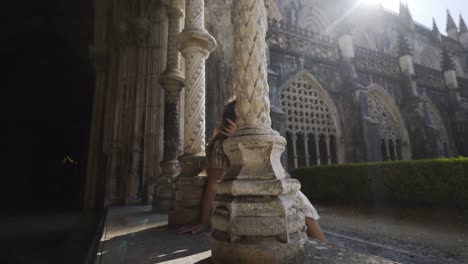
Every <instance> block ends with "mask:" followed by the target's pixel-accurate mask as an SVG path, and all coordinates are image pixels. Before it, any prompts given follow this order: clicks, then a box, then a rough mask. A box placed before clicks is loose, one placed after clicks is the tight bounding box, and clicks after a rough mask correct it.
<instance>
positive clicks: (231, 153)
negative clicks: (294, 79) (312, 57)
mask: <svg viewBox="0 0 468 264" xmlns="http://www.w3.org/2000/svg"><path fill="white" fill-rule="evenodd" d="M233 23H234V58H233V63H234V89H235V94H236V97H237V103H236V113H237V120H236V122H237V126H238V130H237V131H236V132H235V133H234V135H233V136H232V137H230V138H228V139H226V140H225V141H224V143H223V149H224V152H225V153H226V155H227V156H228V157H229V161H230V164H231V166H230V168H229V170H228V171H227V172H226V173H225V175H224V177H223V180H222V181H221V182H219V183H218V184H217V185H216V187H215V188H216V194H217V196H216V200H215V203H214V209H213V214H212V218H211V224H212V230H213V232H212V237H213V240H212V261H213V263H247V264H249V263H252V264H253V263H304V250H305V249H304V243H305V239H306V234H305V232H304V231H305V216H304V214H303V213H302V211H301V209H300V201H299V198H298V196H297V192H298V191H299V189H300V186H301V185H300V183H299V182H298V181H297V180H294V179H291V178H290V176H289V175H288V174H287V172H286V171H285V170H284V168H283V167H282V165H281V161H280V157H281V153H282V152H283V151H284V148H285V145H286V140H285V139H284V138H283V137H281V136H279V134H278V132H276V131H274V130H273V129H271V119H270V101H269V87H268V83H267V59H266V43H265V36H266V31H267V16H266V9H265V3H264V0H234V6H233Z"/></svg>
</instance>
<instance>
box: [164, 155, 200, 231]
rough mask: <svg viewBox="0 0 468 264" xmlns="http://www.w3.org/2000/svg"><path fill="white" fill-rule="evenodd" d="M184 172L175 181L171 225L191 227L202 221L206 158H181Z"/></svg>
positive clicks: (185, 156)
mask: <svg viewBox="0 0 468 264" xmlns="http://www.w3.org/2000/svg"><path fill="white" fill-rule="evenodd" d="M179 161H180V165H181V167H182V172H181V173H180V175H179V177H177V178H176V180H175V188H174V192H173V195H172V197H173V201H172V202H173V203H172V207H171V210H170V212H169V225H189V224H194V223H197V222H198V221H199V219H200V206H201V200H202V197H203V191H204V188H205V182H206V175H204V174H202V172H203V170H205V164H206V162H205V157H204V156H189V155H184V156H181V157H180V158H179Z"/></svg>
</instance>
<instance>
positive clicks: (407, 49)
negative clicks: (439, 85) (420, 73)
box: [398, 32, 418, 97]
mask: <svg viewBox="0 0 468 264" xmlns="http://www.w3.org/2000/svg"><path fill="white" fill-rule="evenodd" d="M405 34H406V33H404V32H400V34H399V36H398V49H399V62H400V71H401V74H402V75H403V77H404V80H406V82H407V86H409V87H408V88H409V90H407V91H406V93H407V94H409V95H410V97H418V87H417V84H416V80H415V78H414V76H415V71H414V63H413V52H412V49H411V46H410V43H409V41H408V38H407V37H406V35H405Z"/></svg>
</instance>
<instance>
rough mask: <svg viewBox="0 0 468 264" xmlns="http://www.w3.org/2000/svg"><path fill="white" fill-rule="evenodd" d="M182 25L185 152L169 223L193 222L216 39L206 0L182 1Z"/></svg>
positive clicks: (201, 181)
mask: <svg viewBox="0 0 468 264" xmlns="http://www.w3.org/2000/svg"><path fill="white" fill-rule="evenodd" d="M185 10H186V16H185V28H184V30H183V32H182V33H181V34H179V36H178V39H177V46H178V48H179V50H180V51H181V53H182V55H183V56H184V58H185V76H186V77H185V118H184V154H183V155H182V156H181V157H179V161H180V163H181V166H182V172H181V174H180V176H179V177H177V180H176V184H175V202H174V210H172V211H171V213H170V214H169V224H171V225H183V224H188V223H190V222H195V221H197V220H198V219H197V218H198V215H199V205H200V199H201V196H202V193H203V184H204V180H205V177H199V176H200V175H199V173H200V172H201V171H203V170H204V168H205V82H206V79H205V63H206V59H207V58H208V56H209V55H210V53H211V52H212V51H213V50H214V49H215V48H216V40H215V39H214V38H213V37H212V36H211V35H210V34H209V33H208V31H207V30H206V29H205V1H204V0H186V1H185Z"/></svg>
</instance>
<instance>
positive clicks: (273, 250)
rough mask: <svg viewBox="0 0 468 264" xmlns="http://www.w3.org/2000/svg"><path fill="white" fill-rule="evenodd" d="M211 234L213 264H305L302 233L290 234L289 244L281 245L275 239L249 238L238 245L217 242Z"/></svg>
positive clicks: (303, 234) (304, 238) (304, 239)
mask: <svg viewBox="0 0 468 264" xmlns="http://www.w3.org/2000/svg"><path fill="white" fill-rule="evenodd" d="M216 236H217V234H216V233H213V238H214V239H213V240H212V243H211V249H212V252H213V255H212V262H213V263H223V264H230V263H243V264H262V263H265V264H283V263H288V264H293V263H301V264H302V263H305V250H304V244H305V241H306V235H305V233H303V232H296V233H295V234H291V235H290V238H289V243H282V242H280V241H278V240H277V239H275V238H268V237H266V238H260V237H249V238H248V239H245V240H244V241H242V242H240V243H230V242H228V241H222V240H218V239H217V238H216Z"/></svg>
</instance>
